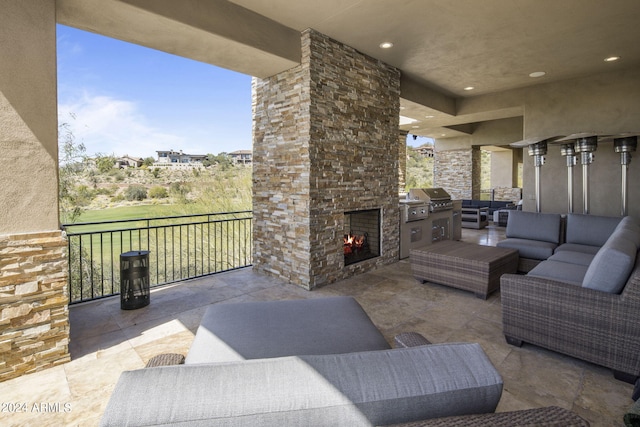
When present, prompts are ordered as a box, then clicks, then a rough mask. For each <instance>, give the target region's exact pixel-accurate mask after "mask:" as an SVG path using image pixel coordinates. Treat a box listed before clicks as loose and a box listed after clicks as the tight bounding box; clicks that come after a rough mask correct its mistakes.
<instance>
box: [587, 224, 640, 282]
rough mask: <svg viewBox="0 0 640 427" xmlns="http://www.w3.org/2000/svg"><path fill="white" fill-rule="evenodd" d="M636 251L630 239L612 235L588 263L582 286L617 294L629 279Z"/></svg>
mask: <svg viewBox="0 0 640 427" xmlns="http://www.w3.org/2000/svg"><path fill="white" fill-rule="evenodd" d="M637 252H638V248H637V247H636V245H635V244H634V243H633V242H632V241H631V240H629V239H626V238H624V237H620V236H613V235H612V236H611V238H610V239H609V240H607V242H606V243H605V244H604V246H602V247H601V248H600V250H599V251H598V253H597V254H596V256H595V257H594V258H593V261H591V264H589V268H588V269H587V272H586V274H585V275H584V280H583V281H582V287H584V288H590V289H595V290H598V291H602V292H609V293H613V294H619V293H620V292H622V290H623V289H624V285H625V284H626V283H627V280H628V279H629V275H630V274H631V270H632V269H633V266H634V264H635V262H636V256H637Z"/></svg>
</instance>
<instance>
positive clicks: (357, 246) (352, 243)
mask: <svg viewBox="0 0 640 427" xmlns="http://www.w3.org/2000/svg"><path fill="white" fill-rule="evenodd" d="M366 241H367V238H366V236H358V235H356V234H353V233H349V234H345V235H344V254H345V255H348V254H351V253H358V252H360V251H361V250H362V248H363V247H364V244H365V242H366Z"/></svg>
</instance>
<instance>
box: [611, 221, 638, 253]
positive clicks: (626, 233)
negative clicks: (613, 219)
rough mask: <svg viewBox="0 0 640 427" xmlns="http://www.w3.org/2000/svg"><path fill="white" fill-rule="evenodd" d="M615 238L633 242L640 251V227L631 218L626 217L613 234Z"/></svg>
mask: <svg viewBox="0 0 640 427" xmlns="http://www.w3.org/2000/svg"><path fill="white" fill-rule="evenodd" d="M613 235H614V236H619V237H624V238H625V239H628V240H631V241H632V242H633V244H634V245H636V248H638V249H640V225H638V223H637V222H635V221H634V220H633V218H631V217H629V216H625V217H624V218H622V221H620V224H618V226H617V227H616V229H615V231H614V232H613Z"/></svg>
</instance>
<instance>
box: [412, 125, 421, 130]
mask: <svg viewBox="0 0 640 427" xmlns="http://www.w3.org/2000/svg"><path fill="white" fill-rule="evenodd" d="M419 127H420V126H411V129H418V128H419Z"/></svg>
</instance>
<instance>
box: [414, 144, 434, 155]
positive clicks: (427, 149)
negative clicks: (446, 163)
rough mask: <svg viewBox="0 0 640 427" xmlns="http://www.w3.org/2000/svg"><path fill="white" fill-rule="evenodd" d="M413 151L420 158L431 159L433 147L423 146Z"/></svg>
mask: <svg viewBox="0 0 640 427" xmlns="http://www.w3.org/2000/svg"><path fill="white" fill-rule="evenodd" d="M414 150H415V151H416V152H417V153H418V154H420V155H421V156H422V157H433V145H423V146H420V147H418V148H414Z"/></svg>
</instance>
